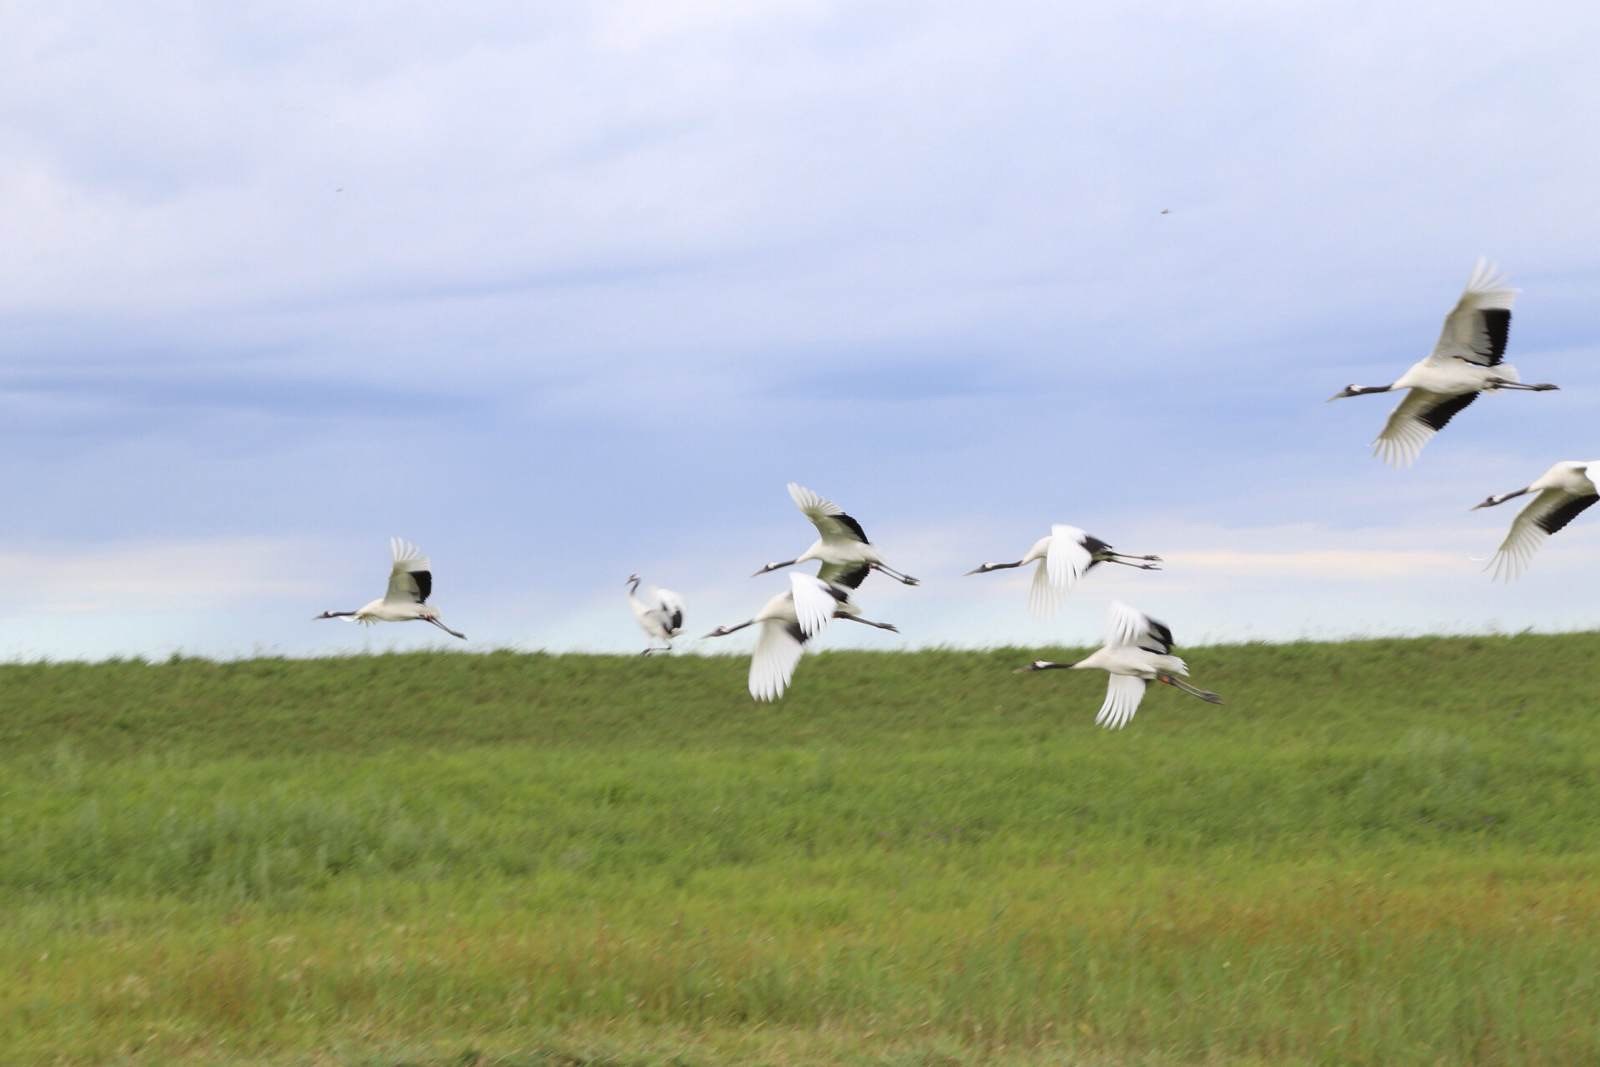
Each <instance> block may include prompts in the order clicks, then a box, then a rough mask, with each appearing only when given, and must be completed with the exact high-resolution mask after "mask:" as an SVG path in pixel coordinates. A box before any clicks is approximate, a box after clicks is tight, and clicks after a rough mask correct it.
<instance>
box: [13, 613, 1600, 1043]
mask: <svg viewBox="0 0 1600 1067" xmlns="http://www.w3.org/2000/svg"><path fill="white" fill-rule="evenodd" d="M1037 654H1038V652H1037V650H1026V651H1023V650H1015V649H1008V650H998V651H993V652H917V653H872V652H835V653H824V654H821V655H816V656H812V657H808V658H807V660H806V662H805V663H804V664H803V665H802V667H801V671H800V674H799V676H798V677H797V682H796V685H795V687H794V689H793V690H792V691H791V692H790V694H789V696H788V697H786V698H785V700H783V701H782V702H780V703H778V704H774V705H760V704H754V703H752V702H751V701H750V700H749V698H748V696H747V695H746V693H745V691H744V674H745V670H746V666H747V664H746V661H744V660H743V659H739V658H731V657H730V658H720V657H711V658H698V657H680V658H674V657H666V656H664V657H649V658H641V657H617V656H572V655H565V656H553V655H519V654H511V653H495V654H488V655H459V654H446V653H430V654H416V655H387V656H374V657H356V658H348V659H328V660H312V661H290V660H255V661H244V662H237V663H220V664H219V663H211V662H206V661H195V660H174V661H171V662H167V663H161V664H154V665H149V664H144V663H139V662H127V661H123V662H111V663H102V664H93V665H83V664H60V665H48V664H44V665H15V666H6V667H0V801H3V802H0V841H4V842H5V846H6V847H5V848H4V849H0V901H3V902H4V904H5V907H4V908H3V909H0V1062H31V1061H38V1060H45V1061H50V1062H64V1063H101V1062H107V1061H109V1060H115V1059H116V1058H117V1057H127V1058H137V1059H139V1060H146V1061H149V1062H164V1061H169V1060H183V1059H188V1060H191V1061H193V1062H216V1061H219V1060H221V1061H226V1060H229V1059H237V1060H241V1061H250V1062H265V1061H271V1062H278V1061H281V1062H285V1063H288V1062H305V1061H306V1060H307V1058H312V1059H314V1060H316V1061H318V1062H337V1063H347V1062H348V1063H363V1064H364V1063H380V1062H388V1063H393V1062H400V1061H402V1060H409V1061H412V1062H419V1063H424V1062H425V1063H439V1064H443V1063H446V1062H460V1061H461V1057H462V1056H463V1055H464V1054H465V1053H466V1052H468V1051H469V1050H471V1051H472V1052H473V1054H474V1055H476V1054H478V1053H482V1055H483V1056H484V1057H485V1060H484V1062H491V1061H492V1060H493V1058H494V1057H502V1058H504V1060H505V1062H528V1063H533V1062H546V1061H548V1062H584V1061H585V1060H586V1059H590V1060H597V1061H598V1060H605V1061H608V1062H641V1063H642V1062H671V1061H672V1059H673V1058H674V1057H677V1058H678V1059H680V1060H681V1061H682V1062H689V1063H721V1062H728V1063H745V1062H780V1063H800V1062H816V1063H829V1062H873V1063H901V1062H903V1063H929V1062H965V1061H968V1060H970V1059H972V1058H974V1057H977V1056H984V1057H987V1058H989V1059H992V1060H999V1061H1010V1062H1017V1063H1025V1062H1026V1063H1032V1062H1058V1061H1059V1060H1061V1059H1062V1058H1074V1057H1075V1058H1077V1060H1078V1061H1081V1062H1088V1063H1152V1064H1155V1063H1161V1064H1166V1063H1174V1064H1175V1063H1190V1062H1218V1063H1222V1062H1228V1063H1232V1062H1258V1063H1373V1064H1378V1063H1384V1064H1392V1063H1435V1062H1446V1063H1467V1062H1483V1063H1502V1062H1505V1063H1579V1062H1600V1013H1596V1012H1595V1011H1594V1010H1593V1005H1594V1004H1596V1003H1600V938H1597V936H1596V935H1597V934H1600V837H1597V835H1596V832H1595V830H1596V827H1597V826H1600V746H1597V744H1596V742H1597V741H1600V725H1597V722H1596V715H1597V710H1600V709H1597V701H1596V698H1595V695H1596V692H1597V686H1596V682H1597V680H1600V635H1595V634H1576V635H1564V636H1535V635H1519V636H1513V637H1493V638H1490V637H1478V638H1451V639H1432V638H1430V639H1416V640H1383V641H1365V642H1352V643H1346V644H1313V643H1300V644H1289V645H1242V646H1228V647H1212V648H1206V649H1201V650H1195V651H1193V652H1192V653H1191V654H1190V657H1189V658H1190V660H1191V663H1190V665H1191V669H1192V671H1193V673H1194V677H1195V679H1196V681H1197V682H1198V683H1199V684H1201V685H1204V686H1205V687H1207V688H1212V689H1215V690H1217V691H1218V692H1219V693H1221V694H1222V696H1223V698H1224V700H1226V701H1227V703H1226V704H1225V705H1224V706H1221V707H1212V706H1209V705H1206V704H1203V703H1201V702H1199V701H1196V700H1193V699H1191V698H1188V697H1186V696H1184V695H1182V694H1179V693H1176V692H1172V691H1169V690H1166V689H1164V688H1161V687H1153V691H1152V692H1151V693H1150V694H1149V695H1148V696H1147V698H1146V700H1145V703H1144V706H1143V707H1142V708H1141V710H1140V712H1139V715H1138V716H1137V718H1136V719H1135V720H1134V722H1133V723H1132V725H1131V726H1130V727H1129V728H1128V729H1127V730H1126V731H1122V732H1120V733H1108V732H1106V731H1102V730H1100V729H1098V728H1096V727H1094V726H1093V725H1092V720H1093V716H1094V712H1095V710H1096V708H1098V706H1099V703H1100V700H1101V698H1102V696H1103V691H1104V676H1103V675H1102V674H1100V673H1098V672H1082V673H1077V672H1074V673H1061V674H1051V675H1034V676H1027V675H1014V674H1012V673H1011V668H1013V667H1016V666H1020V665H1022V664H1024V663H1026V662H1027V661H1028V660H1030V659H1032V658H1034V657H1035V656H1036V655H1037ZM1072 654H1073V653H1072V651H1071V650H1059V651H1052V652H1051V653H1050V655H1051V656H1052V657H1055V658H1063V659H1065V658H1070V657H1071V655H1072ZM1575 664H1577V665H1582V664H1596V667H1595V668H1593V669H1586V668H1582V667H1579V668H1576V669H1575V667H1574V665H1575ZM563 1057H565V1058H563ZM131 1061H132V1060H131V1059H130V1062H131Z"/></svg>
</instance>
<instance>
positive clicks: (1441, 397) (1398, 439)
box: [1372, 389, 1478, 467]
mask: <svg viewBox="0 0 1600 1067" xmlns="http://www.w3.org/2000/svg"><path fill="white" fill-rule="evenodd" d="M1476 399H1478V394H1477V393H1456V394H1454V395H1451V394H1447V393H1431V392H1429V391H1428V390H1426V389H1412V390H1411V391H1410V392H1409V393H1407V394H1406V398H1405V399H1404V400H1402V401H1400V403H1399V404H1397V405H1396V406H1395V409H1394V411H1392V412H1391V413H1390V414H1389V421H1388V422H1386V423H1384V425H1383V432H1382V433H1380V434H1379V435H1378V439H1377V440H1376V441H1374V442H1372V451H1373V453H1374V454H1375V455H1377V456H1380V457H1382V459H1383V461H1384V462H1385V463H1387V464H1389V465H1390V466H1392V467H1409V466H1411V464H1412V463H1413V462H1414V461H1415V460H1416V458H1417V455H1418V453H1420V452H1421V451H1422V446H1423V445H1425V444H1427V443H1428V442H1429V441H1431V440H1433V435H1434V434H1436V433H1438V432H1439V431H1440V430H1442V429H1444V428H1445V426H1446V425H1447V424H1448V423H1449V422H1450V420H1451V419H1453V418H1455V415H1456V412H1458V411H1460V410H1461V409H1462V408H1464V407H1466V406H1467V405H1468V404H1470V403H1472V402H1473V401H1474V400H1476Z"/></svg>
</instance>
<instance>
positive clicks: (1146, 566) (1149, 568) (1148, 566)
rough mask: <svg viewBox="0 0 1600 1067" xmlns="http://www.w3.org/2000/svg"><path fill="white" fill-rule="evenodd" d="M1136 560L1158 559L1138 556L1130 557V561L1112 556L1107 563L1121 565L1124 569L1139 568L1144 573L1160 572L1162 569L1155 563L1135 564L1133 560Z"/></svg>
mask: <svg viewBox="0 0 1600 1067" xmlns="http://www.w3.org/2000/svg"><path fill="white" fill-rule="evenodd" d="M1135 558H1137V559H1155V558H1156V557H1155V556H1138V557H1130V558H1128V559H1118V558H1117V557H1116V556H1112V557H1110V558H1109V559H1107V560H1106V562H1107V563H1120V564H1122V565H1123V566H1124V567H1137V568H1138V569H1139V570H1142V571H1158V570H1160V569H1161V567H1160V566H1159V565H1157V564H1155V563H1135V562H1133V560H1134V559H1135Z"/></svg>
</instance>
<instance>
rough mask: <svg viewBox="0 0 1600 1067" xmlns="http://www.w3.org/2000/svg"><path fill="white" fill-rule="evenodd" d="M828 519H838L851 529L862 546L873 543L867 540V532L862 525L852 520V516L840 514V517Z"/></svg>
mask: <svg viewBox="0 0 1600 1067" xmlns="http://www.w3.org/2000/svg"><path fill="white" fill-rule="evenodd" d="M828 517H829V518H830V519H838V520H839V521H840V522H841V523H843V524H844V525H845V527H846V528H847V529H849V531H850V532H851V533H853V534H855V537H856V540H857V541H860V542H861V543H862V544H864V545H867V544H871V543H872V542H870V541H868V540H867V531H865V530H863V529H862V528H861V524H860V523H859V522H857V521H856V520H854V519H852V518H851V517H850V516H848V515H845V514H843V513H840V514H838V515H830V516H828Z"/></svg>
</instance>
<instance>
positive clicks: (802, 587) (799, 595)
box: [789, 574, 839, 637]
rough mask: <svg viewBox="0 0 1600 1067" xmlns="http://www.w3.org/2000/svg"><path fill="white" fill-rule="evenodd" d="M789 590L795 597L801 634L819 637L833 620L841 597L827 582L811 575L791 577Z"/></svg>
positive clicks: (795, 613)
mask: <svg viewBox="0 0 1600 1067" xmlns="http://www.w3.org/2000/svg"><path fill="white" fill-rule="evenodd" d="M789 588H790V590H791V591H792V592H793V595H794V615H795V620H796V622H798V623H799V625H800V632H801V633H803V634H805V635H806V636H807V637H815V636H817V634H819V633H821V632H822V630H823V628H824V627H826V626H827V625H828V622H829V621H830V620H831V619H832V618H833V611H834V608H836V607H838V605H839V595H838V594H836V593H834V591H833V590H832V589H831V588H829V586H828V583H827V582H824V581H823V580H822V579H820V578H813V577H812V576H811V575H809V574H791V575H789Z"/></svg>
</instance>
